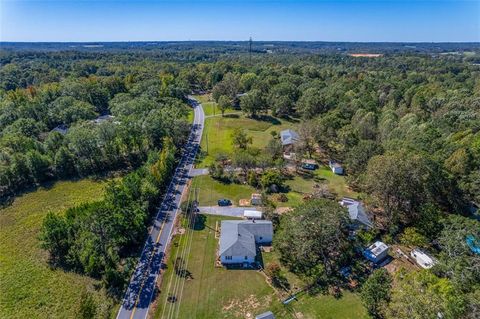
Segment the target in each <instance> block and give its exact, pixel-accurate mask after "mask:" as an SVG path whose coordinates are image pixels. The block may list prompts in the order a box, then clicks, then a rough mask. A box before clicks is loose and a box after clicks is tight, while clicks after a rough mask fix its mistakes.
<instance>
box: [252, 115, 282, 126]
mask: <svg viewBox="0 0 480 319" xmlns="http://www.w3.org/2000/svg"><path fill="white" fill-rule="evenodd" d="M255 119H256V120H258V121H263V122H268V123H270V124H272V125H280V124H282V122H281V121H280V120H279V119H277V118H275V117H273V116H271V115H259V116H257V117H256V118H255Z"/></svg>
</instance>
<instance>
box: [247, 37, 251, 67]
mask: <svg viewBox="0 0 480 319" xmlns="http://www.w3.org/2000/svg"><path fill="white" fill-rule="evenodd" d="M248 56H249V60H250V64H251V63H252V37H250V40H249V41H248Z"/></svg>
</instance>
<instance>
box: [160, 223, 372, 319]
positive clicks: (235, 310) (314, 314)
mask: <svg viewBox="0 0 480 319" xmlns="http://www.w3.org/2000/svg"><path fill="white" fill-rule="evenodd" d="M222 219H232V218H230V217H222V216H208V215H201V216H200V217H199V220H202V221H203V222H202V223H199V224H197V227H196V230H192V232H193V234H192V236H193V237H192V240H191V248H190V254H189V255H188V258H187V260H188V262H187V267H186V268H187V270H188V271H189V272H190V273H191V276H192V277H191V279H187V280H184V279H181V280H180V281H178V282H177V283H183V284H184V288H183V294H181V295H180V293H178V295H176V296H175V297H176V298H177V299H178V300H177V301H176V302H174V303H172V302H168V301H167V300H166V299H167V297H168V295H169V293H170V292H172V291H173V289H172V287H173V286H174V285H175V279H178V276H177V275H176V274H174V273H173V261H174V260H175V257H176V253H177V251H179V250H181V249H182V248H184V247H185V244H186V242H187V241H186V240H185V236H186V235H181V236H176V237H175V239H174V243H173V245H172V251H171V255H170V258H169V261H168V265H167V270H166V271H165V275H164V277H163V278H164V281H163V282H162V286H161V293H160V295H159V297H158V299H157V309H156V311H155V315H154V318H158V319H160V318H164V317H167V314H168V313H169V311H170V312H171V313H172V312H173V311H174V309H176V311H177V312H176V314H178V317H176V318H189V319H190V318H196V319H203V318H205V319H206V318H209V319H215V318H219V319H220V318H239V319H240V318H242V319H243V318H254V316H255V315H257V314H259V313H262V312H264V311H266V310H271V311H273V312H274V314H275V315H276V316H277V318H286V319H293V318H295V316H294V315H293V314H294V313H295V314H297V315H298V314H301V315H303V317H302V318H312V319H313V318H332V319H333V318H338V319H348V318H352V319H353V318H362V317H365V315H364V314H365V311H364V310H363V307H362V305H361V304H360V301H359V298H358V296H357V295H356V294H352V293H349V292H345V293H344V294H343V297H342V298H339V299H335V298H334V297H331V296H324V295H318V296H306V295H305V296H302V297H300V298H299V301H294V302H292V303H291V305H290V306H288V307H285V306H283V305H282V304H281V298H280V297H279V296H278V295H277V294H276V293H275V291H274V290H273V288H272V287H271V286H270V285H269V284H268V283H267V281H266V278H265V276H264V275H263V274H262V273H260V272H258V271H255V270H226V269H224V268H216V267H215V266H214V262H215V255H216V249H217V245H218V239H216V238H215V231H214V229H215V223H216V222H217V221H220V220H222ZM186 234H188V232H187V233H186ZM182 238H183V239H182ZM268 254H272V255H273V253H268ZM171 313H170V314H171ZM297 317H298V316H297Z"/></svg>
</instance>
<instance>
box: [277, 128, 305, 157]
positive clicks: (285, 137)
mask: <svg viewBox="0 0 480 319" xmlns="http://www.w3.org/2000/svg"><path fill="white" fill-rule="evenodd" d="M280 140H281V141H282V147H283V152H284V153H287V154H289V153H291V152H292V151H293V150H294V145H295V143H297V142H298V141H299V140H300V136H299V135H298V134H297V132H295V131H294V130H290V129H288V130H283V131H281V132H280Z"/></svg>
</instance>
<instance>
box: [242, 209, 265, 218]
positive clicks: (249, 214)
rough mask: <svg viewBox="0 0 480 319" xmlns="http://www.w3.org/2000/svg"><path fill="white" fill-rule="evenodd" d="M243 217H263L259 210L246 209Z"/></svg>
mask: <svg viewBox="0 0 480 319" xmlns="http://www.w3.org/2000/svg"><path fill="white" fill-rule="evenodd" d="M243 217H244V218H246V219H262V212H261V211H258V210H244V211H243Z"/></svg>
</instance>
